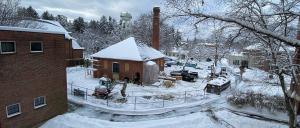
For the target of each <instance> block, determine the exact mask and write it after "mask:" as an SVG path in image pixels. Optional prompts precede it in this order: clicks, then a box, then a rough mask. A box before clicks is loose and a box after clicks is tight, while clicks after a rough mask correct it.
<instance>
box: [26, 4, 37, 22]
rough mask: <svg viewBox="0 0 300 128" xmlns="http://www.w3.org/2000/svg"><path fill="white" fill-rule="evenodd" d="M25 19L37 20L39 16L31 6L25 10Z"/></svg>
mask: <svg viewBox="0 0 300 128" xmlns="http://www.w3.org/2000/svg"><path fill="white" fill-rule="evenodd" d="M26 17H30V18H35V19H38V18H39V14H38V13H37V12H36V10H35V9H33V8H32V7H31V6H29V7H28V8H27V9H26Z"/></svg>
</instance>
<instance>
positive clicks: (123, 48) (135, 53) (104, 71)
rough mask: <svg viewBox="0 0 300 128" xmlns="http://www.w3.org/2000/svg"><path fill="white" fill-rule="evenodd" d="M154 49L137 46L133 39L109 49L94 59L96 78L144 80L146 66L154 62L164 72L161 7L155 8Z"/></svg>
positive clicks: (102, 51) (96, 55)
mask: <svg viewBox="0 0 300 128" xmlns="http://www.w3.org/2000/svg"><path fill="white" fill-rule="evenodd" d="M153 11H154V13H153V14H154V15H153V27H152V28H153V32H152V33H153V34H152V47H153V48H152V47H148V46H146V45H141V44H137V43H136V41H135V39H134V38H133V37H130V38H128V39H126V40H124V41H121V42H119V43H117V44H114V45H112V46H110V47H107V48H105V49H103V50H101V51H99V52H97V53H95V54H93V55H92V57H93V58H94V59H95V60H98V61H95V62H94V68H96V69H97V70H96V71H94V77H96V78H99V77H102V76H108V77H109V78H111V79H115V80H123V79H124V78H126V77H127V78H129V79H133V78H135V77H136V76H139V77H140V79H141V80H143V74H144V73H143V71H144V64H145V62H147V61H154V62H155V63H156V64H157V65H158V67H159V70H160V71H163V70H164V59H163V58H164V55H163V54H162V53H161V52H160V51H158V50H159V13H160V9H159V7H154V8H153Z"/></svg>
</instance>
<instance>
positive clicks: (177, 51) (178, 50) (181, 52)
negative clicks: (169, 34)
mask: <svg viewBox="0 0 300 128" xmlns="http://www.w3.org/2000/svg"><path fill="white" fill-rule="evenodd" d="M171 52H172V53H179V54H188V53H189V51H187V50H183V49H182V48H176V47H173V49H172V50H171Z"/></svg>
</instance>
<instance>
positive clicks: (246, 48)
mask: <svg viewBox="0 0 300 128" xmlns="http://www.w3.org/2000/svg"><path fill="white" fill-rule="evenodd" d="M262 48H263V45H262V44H261V43H255V44H253V45H249V46H247V47H245V48H244V49H245V50H260V49H262Z"/></svg>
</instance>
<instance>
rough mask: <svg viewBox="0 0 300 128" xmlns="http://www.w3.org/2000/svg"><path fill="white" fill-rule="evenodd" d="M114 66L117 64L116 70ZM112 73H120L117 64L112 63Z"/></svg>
mask: <svg viewBox="0 0 300 128" xmlns="http://www.w3.org/2000/svg"><path fill="white" fill-rule="evenodd" d="M114 64H117V65H118V68H115V67H114ZM115 69H116V70H117V71H116V70H115ZM112 73H120V64H119V63H118V62H113V63H112Z"/></svg>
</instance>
